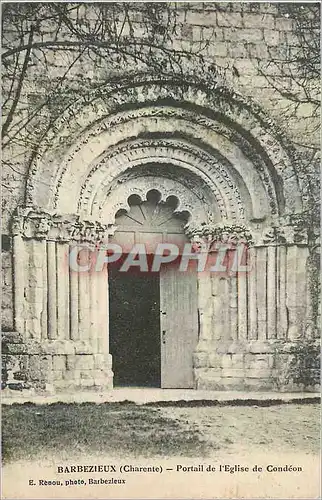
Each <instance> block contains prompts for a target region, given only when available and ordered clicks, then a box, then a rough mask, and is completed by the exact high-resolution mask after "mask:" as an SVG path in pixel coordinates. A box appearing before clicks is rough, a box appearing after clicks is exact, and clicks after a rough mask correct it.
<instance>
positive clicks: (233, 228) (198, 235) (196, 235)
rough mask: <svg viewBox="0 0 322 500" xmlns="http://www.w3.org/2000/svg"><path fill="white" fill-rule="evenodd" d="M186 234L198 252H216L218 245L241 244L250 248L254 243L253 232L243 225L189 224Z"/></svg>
mask: <svg viewBox="0 0 322 500" xmlns="http://www.w3.org/2000/svg"><path fill="white" fill-rule="evenodd" d="M185 233H186V235H187V236H188V238H189V239H190V240H191V241H193V242H194V243H195V244H196V246H197V249H198V250H201V249H207V250H208V251H211V250H215V245H216V244H219V243H220V244H225V245H231V246H232V247H235V246H237V245H239V244H245V245H247V246H250V245H252V244H253V243H254V240H253V236H252V233H251V231H250V230H249V229H248V228H247V227H246V226H244V225H242V224H206V223H203V224H201V225H198V226H196V225H193V224H187V225H186V227H185Z"/></svg>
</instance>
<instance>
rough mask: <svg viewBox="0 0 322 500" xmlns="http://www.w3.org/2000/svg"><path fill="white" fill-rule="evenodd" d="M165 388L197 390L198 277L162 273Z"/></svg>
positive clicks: (173, 271) (168, 268)
mask: <svg viewBox="0 0 322 500" xmlns="http://www.w3.org/2000/svg"><path fill="white" fill-rule="evenodd" d="M160 309H161V313H160V322H161V387H162V388H189V389H192V388H194V387H195V382H194V377H193V364H192V355H193V352H194V351H195V349H196V345H197V341H198V305H197V274H196V272H195V271H188V272H181V271H178V270H177V269H176V268H175V267H173V266H164V267H162V268H161V271H160Z"/></svg>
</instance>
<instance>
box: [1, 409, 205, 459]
mask: <svg viewBox="0 0 322 500" xmlns="http://www.w3.org/2000/svg"><path fill="white" fill-rule="evenodd" d="M160 411H161V410H159V409H154V408H144V407H139V406H136V405H135V404H131V403H106V404H100V405H96V404H93V403H83V404H60V403H57V404H51V405H46V406H45V405H42V406H36V405H33V404H24V405H12V406H3V408H2V442H3V445H2V457H3V462H4V463H8V462H11V461H16V460H19V459H28V460H30V459H33V458H34V457H37V459H41V457H46V456H53V455H59V456H60V457H61V458H62V457H64V458H65V459H67V458H68V456H69V458H73V459H75V456H77V455H83V454H93V453H96V452H97V453H99V454H108V455H111V456H121V457H122V456H124V455H126V456H131V455H132V456H135V455H137V454H138V453H139V454H140V456H142V457H152V456H171V455H185V456H194V455H195V454H202V455H205V454H207V444H206V443H205V442H204V441H203V440H202V439H201V437H200V433H199V432H198V431H197V430H196V429H195V428H194V425H191V426H188V428H186V426H185V427H184V428H183V427H182V425H180V423H179V422H177V421H175V420H173V419H172V418H168V417H165V416H162V415H161V413H160Z"/></svg>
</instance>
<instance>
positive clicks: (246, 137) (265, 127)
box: [26, 81, 301, 220]
mask: <svg viewBox="0 0 322 500" xmlns="http://www.w3.org/2000/svg"><path fill="white" fill-rule="evenodd" d="M165 99H167V102H165ZM227 99H228V96H227V95H226V97H225V95H224V94H220V92H219V93H218V92H217V91H216V89H212V91H211V92H205V91H203V90H201V89H200V88H199V89H198V88H195V87H193V86H190V87H189V90H187V92H184V93H182V90H181V91H180V90H179V89H178V88H176V87H175V86H174V85H172V84H169V83H165V84H164V85H161V86H160V85H156V84H155V83H154V82H151V81H150V82H144V83H141V84H139V83H137V84H136V85H133V87H132V88H131V89H124V90H122V91H116V92H115V93H114V94H113V96H112V97H111V98H110V99H99V98H98V99H96V101H95V102H94V101H93V103H92V105H84V104H83V107H81V108H80V109H79V113H78V115H77V116H78V117H77V124H76V122H73V123H71V124H70V126H69V127H66V117H62V128H61V133H60V134H58V137H56V138H53V142H52V147H51V148H50V149H48V150H46V151H42V152H40V153H39V155H38V157H37V159H36V161H35V162H34V163H33V164H32V166H31V168H30V175H29V179H28V183H27V192H26V203H27V204H32V205H36V206H39V207H43V208H46V209H50V210H52V209H55V210H56V211H57V212H58V213H65V212H66V209H65V208H64V207H63V206H62V207H61V206H60V204H61V200H62V199H65V200H66V195H67V196H68V198H69V199H70V200H72V201H74V202H75V203H76V206H77V207H78V208H75V210H73V211H72V212H76V213H77V210H79V207H80V206H82V209H81V210H83V205H82V204H83V202H85V205H86V203H87V202H88V199H89V198H90V196H92V195H93V194H94V193H95V189H94V188H93V187H92V189H91V194H90V195H89V197H88V199H86V200H85V198H86V196H87V195H88V189H89V187H90V185H91V177H93V171H95V168H96V166H97V165H100V167H101V168H102V175H103V170H104V166H106V165H107V164H108V165H109V166H111V165H112V164H113V162H114V165H113V167H111V170H110V172H109V173H111V172H112V168H114V179H110V180H111V183H112V182H113V180H115V179H116V178H117V177H118V175H119V174H120V172H121V171H122V165H120V163H121V162H123V160H124V154H125V155H127V164H128V165H127V167H126V168H131V165H132V167H133V165H134V162H135V161H137V163H138V164H139V162H140V160H141V161H143V159H144V156H143V155H141V158H140V155H138V150H139V149H140V148H141V153H142V152H144V151H143V150H144V148H147V147H148V148H150V151H148V154H150V153H152V150H151V149H153V148H154V149H155V150H157V149H159V152H160V154H159V155H157V152H156V151H154V153H155V159H156V160H158V162H160V161H161V160H160V158H162V157H163V158H164V157H165V155H164V154H162V148H168V150H169V148H170V149H172V152H171V153H170V155H169V157H170V158H169V159H170V160H171V157H172V156H175V153H176V154H177V157H178V151H179V150H181V156H183V157H185V156H187V155H193V156H194V162H193V163H194V164H195V160H196V158H197V159H198V163H199V164H201V163H202V162H203V163H204V164H207V166H208V169H209V168H210V167H212V173H211V175H210V176H209V175H208V177H211V182H212V183H213V185H214V186H215V184H217V186H218V188H217V189H218V190H219V193H220V197H219V196H218V193H217V197H216V202H217V204H218V200H219V199H220V198H221V199H224V198H225V197H226V198H227V192H226V193H225V190H224V189H223V183H224V182H226V185H227V186H228V188H229V193H230V196H231V198H232V199H233V202H234V204H235V211H236V205H237V207H238V209H237V212H236V218H243V215H242V216H241V214H242V211H243V210H244V212H245V213H246V218H247V219H248V218H255V219H261V218H271V219H274V220H276V219H277V218H278V216H279V215H281V214H282V213H283V211H284V208H285V206H286V208H287V210H291V211H295V212H296V211H300V210H301V194H300V189H299V186H298V182H297V177H296V173H295V172H294V169H293V166H292V159H291V158H290V156H289V154H288V151H286V149H285V148H284V145H283V144H282V143H281V142H279V141H278V140H277V139H276V134H275V132H274V126H273V124H272V123H270V121H269V120H268V119H267V120H266V122H265V119H264V117H263V115H262V114H261V113H260V112H259V111H258V112H255V111H256V110H255V108H254V107H252V106H250V105H247V104H246V103H245V102H244V101H243V100H242V99H241V98H239V97H238V96H234V97H233V98H232V99H231V96H230V101H229V102H228V101H227ZM94 104H95V105H94ZM94 116H95V119H94ZM76 125H77V126H76ZM64 127H65V128H64ZM73 127H75V130H76V129H77V130H78V133H77V135H76V133H75V134H74V132H73ZM65 139H66V140H65ZM167 141H168V142H167ZM171 141H172V144H171ZM144 142H145V143H144ZM156 142H158V145H156ZM148 143H149V144H148ZM175 143H176V144H175ZM64 144H66V145H67V146H68V147H67V146H64ZM189 149H190V151H189ZM122 155H123V156H122ZM132 155H133V158H131V156H132ZM135 155H136V158H134V157H135ZM177 157H176V156H175V157H174V158H172V159H173V162H174V161H175V160H178V158H177ZM144 161H145V162H146V163H147V160H146V159H145V160H144ZM131 162H132V164H131ZM163 162H164V160H163ZM209 166H210V167H209ZM197 169H198V167H197ZM105 172H106V170H105ZM198 174H199V175H200V176H202V172H201V173H200V172H198ZM208 174H209V172H208ZM96 175H97V174H96ZM98 179H99V176H97V181H98ZM220 179H221V181H220ZM46 185H48V188H46ZM254 186H256V189H255V190H254V188H253V187H254ZM281 186H282V189H281ZM98 188H100V185H97V186H96V190H97V192H98V190H99V189H98ZM107 189H108V188H107ZM214 191H215V188H214ZM67 193H68V194H67ZM240 200H241V201H240ZM85 205H84V206H85ZM226 205H227V204H226ZM226 209H227V207H226ZM229 217H230V216H229V215H228V218H229Z"/></svg>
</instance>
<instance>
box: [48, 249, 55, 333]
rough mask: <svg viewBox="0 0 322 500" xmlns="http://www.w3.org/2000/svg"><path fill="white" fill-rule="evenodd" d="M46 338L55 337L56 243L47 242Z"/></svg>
mask: <svg viewBox="0 0 322 500" xmlns="http://www.w3.org/2000/svg"><path fill="white" fill-rule="evenodd" d="M47 286H48V338H49V339H56V338H57V273H56V243H55V241H48V242H47Z"/></svg>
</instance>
